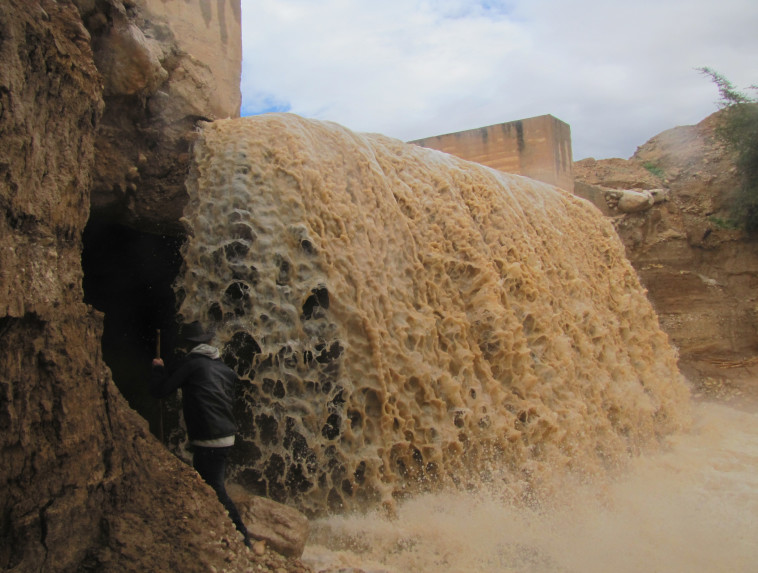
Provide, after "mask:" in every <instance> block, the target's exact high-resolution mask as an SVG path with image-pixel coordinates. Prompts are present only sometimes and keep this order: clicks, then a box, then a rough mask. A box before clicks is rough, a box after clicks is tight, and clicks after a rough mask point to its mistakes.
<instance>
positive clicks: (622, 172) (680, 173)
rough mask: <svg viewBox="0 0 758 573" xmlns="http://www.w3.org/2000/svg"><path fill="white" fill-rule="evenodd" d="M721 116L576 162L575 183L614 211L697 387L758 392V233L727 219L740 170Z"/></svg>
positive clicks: (746, 394)
mask: <svg viewBox="0 0 758 573" xmlns="http://www.w3.org/2000/svg"><path fill="white" fill-rule="evenodd" d="M718 118H719V114H718V113H716V114H713V115H711V116H710V117H708V118H706V119H705V120H703V121H702V122H700V123H699V124H698V125H693V126H685V127H676V128H673V129H670V130H668V131H665V132H663V133H661V134H659V135H657V136H656V137H654V138H652V139H651V140H650V141H648V142H647V143H645V144H644V145H642V146H640V147H639V148H638V149H637V151H636V153H635V154H634V156H633V157H631V158H630V159H628V160H624V159H605V160H599V161H596V160H594V159H584V160H582V161H578V162H576V163H575V164H574V173H575V177H576V192H577V194H579V195H581V196H583V197H585V198H587V199H589V200H591V201H592V202H593V203H595V205H597V206H598V207H599V208H600V209H601V210H602V211H603V212H604V213H605V214H606V215H607V216H608V217H611V218H612V219H613V222H614V225H615V227H616V229H617V231H618V233H619V235H620V237H621V239H622V241H623V242H624V244H625V246H626V252H627V255H628V257H629V259H630V260H631V262H632V264H633V265H634V266H635V268H636V269H637V272H638V273H639V275H640V278H641V280H642V282H643V284H644V285H645V286H646V288H647V289H648V294H649V297H650V300H651V301H652V302H653V305H654V306H655V308H656V310H657V312H658V315H659V317H660V321H661V326H662V327H663V329H664V330H665V331H666V332H667V333H668V335H669V337H670V340H671V342H672V343H673V344H674V346H675V347H676V348H677V349H678V350H679V366H680V369H681V370H682V372H683V373H684V374H685V376H687V378H688V379H689V380H690V381H691V382H692V384H693V386H694V388H695V395H696V396H703V397H710V398H717V399H720V400H727V401H731V402H737V401H739V400H742V399H746V400H750V401H753V402H755V401H756V400H758V387H756V382H755V381H756V380H758V291H757V290H756V287H758V241H756V240H755V238H750V237H748V236H746V235H745V234H744V233H742V232H740V231H738V230H735V229H734V228H733V226H732V225H730V223H729V208H730V199H731V194H732V192H733V191H734V189H735V188H736V187H737V186H738V185H739V177H738V173H737V170H736V168H735V166H734V163H733V161H732V159H731V158H730V155H729V153H728V152H727V149H726V148H725V146H724V144H723V142H722V141H720V140H719V139H718V137H717V136H716V134H715V127H716V125H717V122H718Z"/></svg>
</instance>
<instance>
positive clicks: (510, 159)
mask: <svg viewBox="0 0 758 573" xmlns="http://www.w3.org/2000/svg"><path fill="white" fill-rule="evenodd" d="M410 143H414V144H416V145H420V146H422V147H429V148H432V149H438V150H439V151H444V152H445V153H449V154H451V155H455V156H457V157H460V158H462V159H466V160H469V161H475V162H477V163H481V164H482V165H487V166H488V167H492V168H493V169H498V170H500V171H505V172H506V173H516V174H518V175H524V176H526V177H530V178H532V179H536V180H538V181H544V182H545V183H550V184H551V185H555V186H556V187H560V188H562V189H566V190H567V191H572V192H573V190H574V174H573V159H572V155H571V127H570V126H569V125H568V124H567V123H564V122H562V121H561V120H559V119H557V118H555V117H553V116H552V115H540V116H538V117H531V118H529V119H520V120H518V121H510V122H508V123H500V124H497V125H491V126H489V127H481V128H479V129H470V130H468V131H459V132H457V133H449V134H446V135H437V136H433V137H427V138H424V139H418V140H416V141H411V142H410Z"/></svg>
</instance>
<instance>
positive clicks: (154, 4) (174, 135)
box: [77, 0, 241, 232]
mask: <svg viewBox="0 0 758 573" xmlns="http://www.w3.org/2000/svg"><path fill="white" fill-rule="evenodd" d="M77 5H78V6H79V9H80V12H81V15H82V19H83V21H84V23H85V25H86V27H87V29H88V30H89V32H90V34H91V35H92V46H93V49H94V54H95V64H96V65H97V68H98V70H99V71H100V73H101V74H102V77H103V87H104V94H103V97H104V101H105V110H104V113H103V118H102V121H101V124H100V129H99V131H98V138H97V162H96V164H95V171H94V182H93V188H92V208H93V209H94V210H95V212H96V214H97V215H98V216H99V217H107V218H110V219H115V220H117V221H119V222H121V223H124V224H126V225H129V226H132V227H136V228H140V229H145V230H148V231H150V232H155V231H156V230H167V231H178V230H179V225H178V223H177V222H178V220H179V218H180V217H181V213H182V208H183V206H184V204H185V202H186V192H185V190H184V178H185V176H186V173H187V170H188V161H189V149H190V146H191V144H192V140H193V137H194V136H193V131H194V129H195V125H196V123H197V121H198V120H214V119H218V118H226V117H237V116H238V115H239V109H240V91H239V77H240V62H241V35H240V30H239V27H240V3H239V0H228V1H227V0H219V1H218V2H207V1H205V0H188V1H183V2H165V1H163V0H123V1H122V0H108V1H98V2H95V1H93V0H77Z"/></svg>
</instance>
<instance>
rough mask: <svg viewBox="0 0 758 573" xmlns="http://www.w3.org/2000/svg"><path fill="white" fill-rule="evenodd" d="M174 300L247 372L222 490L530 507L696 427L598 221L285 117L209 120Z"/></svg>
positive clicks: (450, 164) (577, 203) (432, 155)
mask: <svg viewBox="0 0 758 573" xmlns="http://www.w3.org/2000/svg"><path fill="white" fill-rule="evenodd" d="M188 189H189V192H190V201H189V204H188V206H187V208H186V209H185V216H184V222H185V224H186V225H187V229H188V235H189V237H190V238H189V239H188V242H187V244H186V245H185V248H184V251H183V257H184V266H183V269H182V271H181V273H180V276H179V278H178V280H177V283H176V287H177V290H178V296H179V299H180V301H181V305H180V308H179V313H180V315H181V318H182V319H183V320H185V321H188V320H200V321H203V322H205V323H213V324H215V327H216V329H217V343H218V344H219V345H220V346H221V347H222V348H223V349H224V350H223V354H224V356H225V359H226V360H227V362H228V363H230V364H233V365H234V366H235V367H236V369H237V371H238V373H239V374H240V376H241V377H242V379H243V380H244V383H245V384H244V390H243V391H242V393H241V399H240V406H239V410H240V411H239V414H240V416H239V418H240V419H241V420H243V423H242V428H241V432H240V437H241V441H242V444H240V445H241V447H240V448H239V452H240V453H239V454H238V457H237V462H236V467H235V471H234V478H233V479H234V480H236V481H238V482H239V483H241V484H242V485H244V486H246V487H248V488H250V489H252V490H253V491H256V492H257V493H260V494H262V495H266V496H270V497H273V498H275V499H280V500H287V501H288V502H290V503H294V504H296V505H298V506H300V507H301V508H302V509H304V510H305V511H307V512H309V513H313V514H318V513H323V512H324V511H325V510H332V511H333V510H343V509H354V508H359V507H366V506H367V505H368V506H371V505H376V504H380V503H381V504H384V505H385V506H389V507H392V505H393V504H394V502H395V500H396V499H402V498H404V497H406V496H407V495H409V494H411V493H413V492H418V491H427V490H434V489H438V488H440V487H441V486H446V485H461V486H468V485H481V483H482V481H484V482H491V483H495V484H496V486H497V487H498V488H502V489H503V491H504V492H507V495H512V496H513V498H514V499H524V498H525V496H526V497H528V496H539V495H541V493H544V491H543V490H544V489H545V488H549V485H548V484H549V483H550V480H551V475H552V474H554V473H563V472H575V473H577V474H588V475H597V474H600V473H603V472H605V471H607V470H609V469H615V468H618V467H620V466H623V464H624V463H625V460H627V458H628V456H629V455H630V454H634V453H639V452H640V451H642V450H644V449H646V448H647V447H648V446H654V444H655V442H656V439H657V438H659V437H660V436H663V435H666V434H668V433H670V432H672V431H674V430H676V429H678V428H680V427H681V426H682V425H683V424H686V422H687V419H688V411H687V408H688V406H687V397H688V391H687V389H686V387H685V384H684V381H683V379H682V377H681V376H680V374H679V373H678V371H677V367H676V357H675V355H674V352H673V350H672V349H671V348H670V346H669V344H668V342H667V338H666V336H665V334H663V332H662V331H661V330H660V328H659V326H658V322H657V318H656V315H655V313H654V312H653V310H652V308H651V306H650V304H649V302H648V301H647V299H646V297H645V292H644V290H643V289H642V288H641V286H640V284H639V282H638V279H637V276H636V274H635V272H634V270H633V269H632V267H631V266H630V264H629V263H628V262H627V260H626V258H625V256H624V252H623V247H622V245H621V243H620V241H619V240H618V238H617V235H616V234H615V232H614V230H613V228H612V227H611V226H610V224H609V223H608V222H607V221H606V220H605V219H604V218H603V217H602V216H601V215H600V214H599V213H598V212H597V211H596V210H595V209H594V208H593V207H591V206H589V205H588V204H587V203H585V202H584V201H582V200H580V199H577V198H575V197H573V196H571V195H570V194H568V193H564V192H562V191H560V190H557V189H556V188H553V187H551V186H547V185H544V184H541V183H538V182H535V181H532V180H529V179H526V178H522V177H518V176H512V175H506V174H503V173H500V172H496V171H494V170H491V169H488V168H485V167H482V166H479V165H477V164H473V163H468V162H464V161H461V160H458V159H456V158H454V157H452V156H449V155H445V154H442V153H439V152H436V151H432V150H427V149H422V148H419V147H416V146H412V145H407V144H403V143H401V142H399V141H396V140H392V139H389V138H386V137H382V136H378V135H359V134H355V133H351V132H350V131H348V130H346V129H344V128H342V127H340V126H338V125H335V124H330V123H320V122H316V121H310V120H305V119H301V118H299V117H297V116H293V115H286V114H285V115H268V116H262V117H258V118H242V119H236V120H228V121H219V122H214V123H213V124H209V125H207V126H206V127H205V128H204V129H203V130H202V135H201V138H200V141H199V142H198V143H197V144H196V146H195V158H194V166H193V170H192V173H191V176H190V181H189V183H188Z"/></svg>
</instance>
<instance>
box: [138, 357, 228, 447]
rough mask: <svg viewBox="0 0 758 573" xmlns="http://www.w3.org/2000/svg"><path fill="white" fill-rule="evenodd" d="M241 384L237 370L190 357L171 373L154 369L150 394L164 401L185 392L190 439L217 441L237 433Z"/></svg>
mask: <svg viewBox="0 0 758 573" xmlns="http://www.w3.org/2000/svg"><path fill="white" fill-rule="evenodd" d="M237 380H238V379H237V374H235V372H234V370H232V369H231V368H229V367H228V366H227V365H226V364H224V363H223V362H221V360H218V359H216V360H214V359H212V358H209V357H208V356H204V355H202V354H193V353H190V354H187V355H186V356H184V357H183V358H181V359H180V360H179V361H178V362H177V363H176V365H175V366H174V367H173V368H171V369H170V370H167V369H166V368H164V367H162V366H154V367H153V372H152V377H151V380H150V393H151V394H152V395H153V396H154V397H156V398H163V397H164V396H167V395H168V394H171V393H172V392H174V391H176V390H177V389H178V388H181V389H182V406H183V409H184V421H185V423H186V424H187V433H188V434H189V439H190V440H213V439H215V438H223V437H225V436H232V435H234V434H235V433H236V431H237V425H236V424H235V423H234V413H233V405H234V386H235V384H236V383H237Z"/></svg>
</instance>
